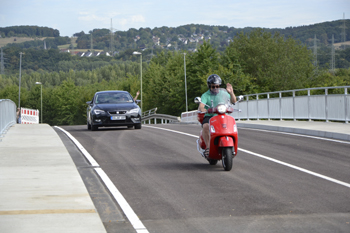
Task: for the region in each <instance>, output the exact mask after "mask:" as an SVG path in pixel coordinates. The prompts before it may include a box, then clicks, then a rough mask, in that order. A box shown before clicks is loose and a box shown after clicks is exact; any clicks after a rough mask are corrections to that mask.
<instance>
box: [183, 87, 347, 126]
mask: <svg viewBox="0 0 350 233" xmlns="http://www.w3.org/2000/svg"><path fill="white" fill-rule="evenodd" d="M349 89H350V86H337V87H319V88H306V89H297V90H287V91H276V92H266V93H258V94H250V95H244V97H245V101H241V102H239V103H237V104H236V106H235V108H237V109H241V110H242V111H241V112H233V113H232V114H230V115H231V116H233V117H234V118H235V119H237V120H250V119H257V120H260V119H267V120H271V119H274V120H275V119H279V120H283V119H291V120H295V121H296V120H309V121H311V120H324V121H326V122H328V121H342V122H345V123H349V119H350V95H349V94H348V91H349ZM330 90H331V91H330ZM332 91H333V92H336V93H335V94H329V93H330V92H332ZM195 112H196V111H190V112H187V113H182V117H181V121H182V122H193V121H195Z"/></svg>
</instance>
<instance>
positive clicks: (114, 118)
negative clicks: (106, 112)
mask: <svg viewBox="0 0 350 233" xmlns="http://www.w3.org/2000/svg"><path fill="white" fill-rule="evenodd" d="M125 119H126V117H125V116H111V120H112V121H115V120H125Z"/></svg>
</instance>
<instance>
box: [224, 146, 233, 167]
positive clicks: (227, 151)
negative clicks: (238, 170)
mask: <svg viewBox="0 0 350 233" xmlns="http://www.w3.org/2000/svg"><path fill="white" fill-rule="evenodd" d="M232 159H233V157H232V148H231V147H224V148H222V166H223V167H224V169H225V171H231V169H232Z"/></svg>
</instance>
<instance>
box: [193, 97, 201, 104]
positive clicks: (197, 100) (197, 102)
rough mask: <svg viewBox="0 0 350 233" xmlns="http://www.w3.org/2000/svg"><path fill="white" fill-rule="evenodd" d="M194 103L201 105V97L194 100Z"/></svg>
mask: <svg viewBox="0 0 350 233" xmlns="http://www.w3.org/2000/svg"><path fill="white" fill-rule="evenodd" d="M194 102H195V103H196V104H200V103H201V102H202V99H201V97H196V98H194Z"/></svg>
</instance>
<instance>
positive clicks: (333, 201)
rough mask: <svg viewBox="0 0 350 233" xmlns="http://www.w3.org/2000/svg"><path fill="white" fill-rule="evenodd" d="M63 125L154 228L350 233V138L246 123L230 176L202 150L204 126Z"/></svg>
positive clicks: (158, 229)
mask: <svg viewBox="0 0 350 233" xmlns="http://www.w3.org/2000/svg"><path fill="white" fill-rule="evenodd" d="M154 127H159V128H164V129H171V130H175V131H179V132H183V133H187V134H189V135H185V134H179V133H175V132H171V131H165V130H161V129H158V128H154ZM62 128H64V129H65V130H67V131H68V132H70V133H71V134H72V135H73V136H74V137H75V138H76V139H77V140H78V141H79V142H80V143H81V144H82V145H83V146H84V147H85V149H86V150H87V151H88V152H89V153H90V154H91V155H92V156H93V157H94V158H95V160H96V161H97V163H98V164H99V165H100V166H101V168H102V169H103V170H104V171H105V172H106V173H107V175H108V176H109V178H110V179H111V180H112V181H113V183H114V184H115V186H116V187H117V188H118V190H119V191H120V192H121V193H122V194H123V196H124V197H125V199H126V200H127V202H128V203H129V204H130V206H131V207H132V209H133V210H134V212H135V213H136V214H137V216H138V217H139V218H140V220H141V221H142V223H143V224H144V225H145V227H146V228H147V230H148V231H149V232H164V233H170V232H174V233H175V232H176V233H178V232H191V233H193V232H201V233H202V232H249V233H251V232H259V233H260V232H293V233H294V232H350V198H349V197H350V172H349V171H350V153H349V151H350V144H349V143H338V142H332V141H324V140H318V139H314V138H307V137H299V136H292V135H288V134H280V133H277V132H267V131H257V130H251V129H239V145H238V146H239V148H240V149H241V150H240V151H239V153H238V155H237V157H236V158H235V159H234V163H233V169H232V170H231V171H230V172H225V171H224V170H223V168H222V166H221V163H218V164H217V165H216V166H210V165H209V164H208V163H207V162H206V161H205V160H204V159H203V158H202V157H201V156H200V155H199V153H198V152H197V150H196V143H195V138H194V137H193V136H191V135H198V133H199V131H200V126H198V125H180V124H168V125H152V127H148V126H145V125H144V126H143V128H142V129H141V130H128V129H126V128H105V129H104V128H102V129H99V130H98V131H94V132H92V131H88V130H86V126H65V127H62ZM243 151H245V152H243ZM251 152H254V153H256V154H258V155H261V156H265V157H266V158H268V159H270V160H267V159H266V158H263V157H257V156H256V155H253V154H252V153H251ZM275 161H278V162H280V163H276V162H275ZM288 165H290V166H288ZM299 168H300V169H299ZM302 169H304V170H302ZM315 174H317V175H319V176H317V175H315ZM328 178H330V179H328ZM336 181H340V182H342V183H337V182H336ZM346 185H349V187H347V186H346ZM125 232H126V231H125Z"/></svg>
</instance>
